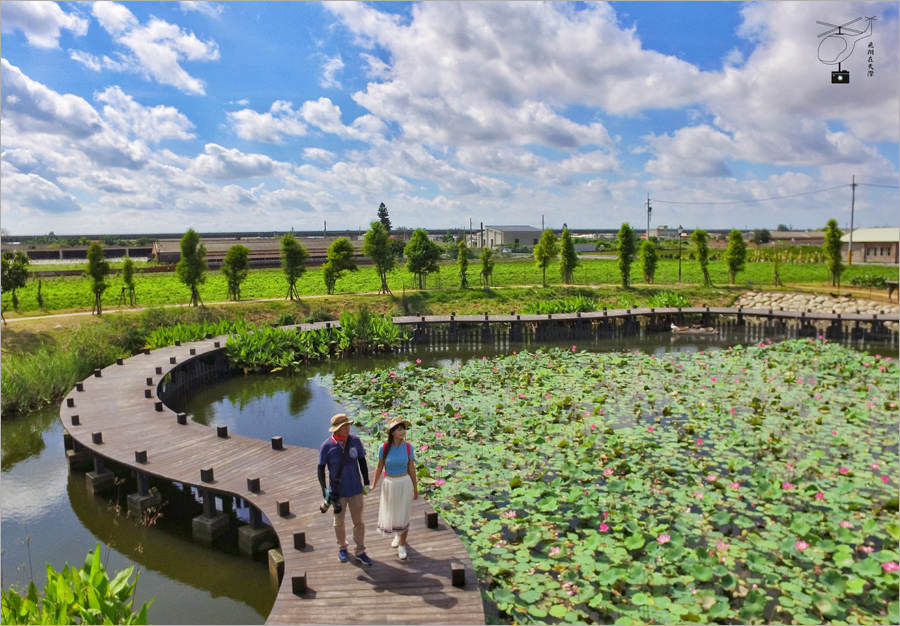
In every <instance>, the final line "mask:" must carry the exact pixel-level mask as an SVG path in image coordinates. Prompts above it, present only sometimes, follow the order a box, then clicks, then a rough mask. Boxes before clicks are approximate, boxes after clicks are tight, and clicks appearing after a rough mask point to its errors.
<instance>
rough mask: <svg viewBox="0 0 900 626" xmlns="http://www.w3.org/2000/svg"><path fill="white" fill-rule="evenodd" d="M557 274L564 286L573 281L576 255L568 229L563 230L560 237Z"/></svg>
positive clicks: (576, 265) (576, 264)
mask: <svg viewBox="0 0 900 626" xmlns="http://www.w3.org/2000/svg"><path fill="white" fill-rule="evenodd" d="M559 247H560V255H559V274H560V277H561V278H562V281H563V284H564V285H570V284H572V283H573V282H575V281H574V275H575V268H576V267H578V254H577V253H576V252H575V242H574V240H573V239H572V235H571V233H569V229H568V228H563V231H562V237H560V244H559Z"/></svg>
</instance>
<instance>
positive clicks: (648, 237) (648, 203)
mask: <svg viewBox="0 0 900 626" xmlns="http://www.w3.org/2000/svg"><path fill="white" fill-rule="evenodd" d="M651 211H653V207H651V206H650V194H649V193H648V194H647V241H650V212H651Z"/></svg>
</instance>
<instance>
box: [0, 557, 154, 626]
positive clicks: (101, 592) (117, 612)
mask: <svg viewBox="0 0 900 626" xmlns="http://www.w3.org/2000/svg"><path fill="white" fill-rule="evenodd" d="M133 570H134V567H129V568H128V569H125V570H123V571H121V572H119V573H118V574H117V575H116V576H115V578H113V579H112V580H110V579H109V576H108V574H107V573H106V569H105V568H104V567H103V564H102V563H101V562H100V544H99V543H98V544H97V548H96V549H95V550H94V551H93V552H88V554H87V558H86V559H85V562H84V568H82V569H78V568H77V567H70V566H69V565H68V564H66V567H65V569H63V571H62V572H57V571H56V570H54V569H53V567H52V566H50V565H47V585H46V586H45V587H44V594H43V597H40V596H39V595H38V592H37V588H36V587H35V586H34V582H33V581H32V582H31V583H29V584H28V592H27V593H26V594H25V595H24V596H20V595H19V594H18V593H16V592H15V591H14V590H12V589H10V590H9V592H6V591H4V592H3V607H2V617H3V623H4V624H147V623H149V622H148V621H147V609H148V608H149V607H150V605H151V604H153V600H151V601H150V602H147V603H145V604H144V605H143V606H142V607H141V610H140V612H139V613H133V612H132V610H131V608H132V603H133V600H134V590H135V587H136V586H137V581H138V579H139V578H140V574H138V575H137V576H135V578H134V582H129V580H130V578H131V574H132V572H133Z"/></svg>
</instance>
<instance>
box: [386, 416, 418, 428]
mask: <svg viewBox="0 0 900 626" xmlns="http://www.w3.org/2000/svg"><path fill="white" fill-rule="evenodd" d="M400 424H403V425H404V426H406V428H407V429H408V428H409V427H410V426H412V424H410V423H409V422H408V421H406V420H405V419H403V418H402V417H399V416H398V417H392V418H391V419H390V421H389V422H388V425H387V429H388V431H390V430H391V429H392V428H393V427H394V426H399V425H400Z"/></svg>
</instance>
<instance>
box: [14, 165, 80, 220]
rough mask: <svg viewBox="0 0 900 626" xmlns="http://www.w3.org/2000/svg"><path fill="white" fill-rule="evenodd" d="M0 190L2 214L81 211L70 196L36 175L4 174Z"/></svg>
mask: <svg viewBox="0 0 900 626" xmlns="http://www.w3.org/2000/svg"><path fill="white" fill-rule="evenodd" d="M0 190H2V195H3V209H4V212H7V211H16V212H24V213H31V212H37V213H41V214H48V213H49V214H56V213H69V212H72V211H80V210H81V207H80V206H79V204H78V201H77V200H76V199H75V197H74V196H73V195H72V194H69V193H66V192H64V191H63V190H62V189H60V188H59V187H58V186H57V185H56V184H54V183H52V182H50V181H49V180H47V179H45V178H41V177H40V176H38V175H37V174H21V173H18V172H12V173H4V175H3V178H2V179H0Z"/></svg>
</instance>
